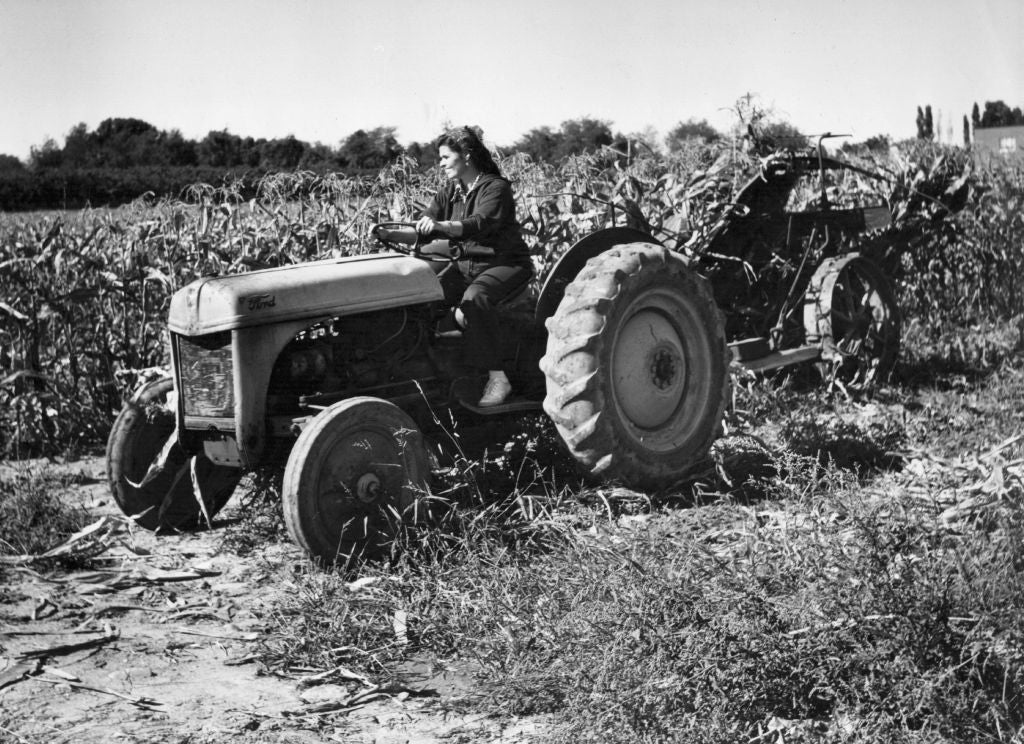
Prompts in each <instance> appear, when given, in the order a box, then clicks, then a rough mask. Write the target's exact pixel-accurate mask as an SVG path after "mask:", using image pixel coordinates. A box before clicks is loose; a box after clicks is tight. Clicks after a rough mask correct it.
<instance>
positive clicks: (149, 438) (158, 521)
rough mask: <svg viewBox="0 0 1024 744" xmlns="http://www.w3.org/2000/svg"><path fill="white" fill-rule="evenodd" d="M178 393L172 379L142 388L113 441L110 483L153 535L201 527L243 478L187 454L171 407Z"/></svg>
mask: <svg viewBox="0 0 1024 744" xmlns="http://www.w3.org/2000/svg"><path fill="white" fill-rule="evenodd" d="M173 388H174V382H173V380H172V379H171V378H170V377H161V378H159V379H156V380H153V381H152V382H149V383H147V384H145V385H143V386H142V387H141V388H139V390H138V391H136V393H135V395H133V396H132V399H131V400H130V401H128V402H127V403H125V405H124V408H122V409H121V412H120V413H119V414H118V416H117V419H115V420H114V426H113V427H112V428H111V430H110V437H109V438H108V439H107V478H108V480H109V482H110V490H111V493H112V494H113V496H114V501H116V502H117V505H118V506H119V507H120V508H121V511H122V512H124V513H125V514H126V515H127V516H129V517H131V518H132V519H133V520H134V521H135V522H136V524H138V525H139V526H141V527H143V528H144V529H147V530H155V531H160V530H187V529H194V528H196V527H199V526H201V525H202V524H204V523H206V522H207V520H208V519H212V518H213V515H214V514H216V513H217V512H218V511H220V510H221V508H223V506H224V505H225V504H226V503H227V502H228V500H229V499H230V498H231V495H232V494H233V493H234V492H235V487H236V486H237V485H238V481H239V480H241V477H242V473H241V471H240V470H239V469H237V468H229V467H224V466H222V465H214V464H213V463H212V462H211V461H210V460H209V459H208V458H207V457H206V456H205V455H204V454H202V453H199V454H197V455H194V456H193V457H189V456H188V455H187V454H186V453H185V452H184V451H183V450H182V449H181V446H180V445H179V444H178V442H177V439H176V438H175V436H174V411H173V410H172V409H171V407H170V406H169V405H168V396H169V394H170V393H171V391H172V390H173ZM193 478H194V479H195V482H194V483H193ZM197 488H198V491H199V492H201V493H202V502H200V500H199V497H198V496H197V495H196V491H197ZM204 512H205V513H204Z"/></svg>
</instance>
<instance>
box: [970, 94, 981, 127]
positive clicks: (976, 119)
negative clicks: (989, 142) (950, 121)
mask: <svg viewBox="0 0 1024 744" xmlns="http://www.w3.org/2000/svg"><path fill="white" fill-rule="evenodd" d="M971 124H972V125H973V126H974V128H975V129H977V128H978V127H980V126H981V113H980V112H979V111H978V102H977V101H975V102H974V108H972V109H971Z"/></svg>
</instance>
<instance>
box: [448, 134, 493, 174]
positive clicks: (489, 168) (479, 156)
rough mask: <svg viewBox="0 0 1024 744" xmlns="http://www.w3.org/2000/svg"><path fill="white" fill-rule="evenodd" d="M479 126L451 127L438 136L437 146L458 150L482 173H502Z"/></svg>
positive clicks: (453, 150)
mask: <svg viewBox="0 0 1024 744" xmlns="http://www.w3.org/2000/svg"><path fill="white" fill-rule="evenodd" d="M481 134H482V133H481V131H480V129H479V127H458V128H456V129H449V130H448V131H446V132H445V133H444V134H442V135H441V136H440V137H438V138H437V143H436V144H437V147H438V148H440V147H441V145H444V146H445V147H447V148H448V149H450V150H451V151H452V152H457V153H458V154H459V155H461V156H462V157H464V158H466V160H468V161H469V162H471V163H472V164H473V166H474V167H475V168H476V169H477V170H478V171H480V172H481V173H489V174H492V175H495V176H500V175H501V169H500V168H498V164H497V163H495V162H494V157H493V156H492V155H491V151H490V150H488V149H487V148H486V147H485V146H484V143H483V142H482V141H481V139H480V136H481Z"/></svg>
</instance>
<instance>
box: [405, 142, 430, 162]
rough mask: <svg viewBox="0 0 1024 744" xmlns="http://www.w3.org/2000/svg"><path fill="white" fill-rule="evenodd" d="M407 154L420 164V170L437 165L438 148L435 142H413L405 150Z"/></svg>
mask: <svg viewBox="0 0 1024 744" xmlns="http://www.w3.org/2000/svg"><path fill="white" fill-rule="evenodd" d="M405 154H406V155H408V156H409V157H410V158H413V159H414V160H415V161H416V162H417V163H419V164H420V168H423V169H427V168H433V167H434V166H435V165H437V162H438V161H437V148H436V147H435V146H434V143H433V142H411V143H409V146H408V147H406V148H405Z"/></svg>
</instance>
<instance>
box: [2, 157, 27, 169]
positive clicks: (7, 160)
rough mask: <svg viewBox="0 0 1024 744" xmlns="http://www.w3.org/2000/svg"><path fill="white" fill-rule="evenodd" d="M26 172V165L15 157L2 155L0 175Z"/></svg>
mask: <svg viewBox="0 0 1024 744" xmlns="http://www.w3.org/2000/svg"><path fill="white" fill-rule="evenodd" d="M23 170H25V164H24V163H23V162H21V161H20V160H18V159H17V158H16V157H14V156H13V155H0V173H15V172H19V171H23Z"/></svg>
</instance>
